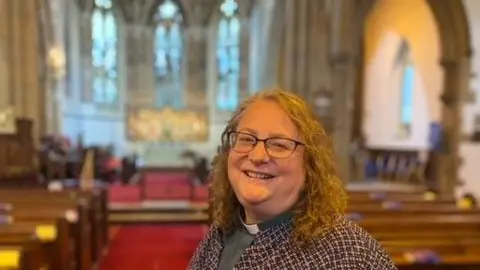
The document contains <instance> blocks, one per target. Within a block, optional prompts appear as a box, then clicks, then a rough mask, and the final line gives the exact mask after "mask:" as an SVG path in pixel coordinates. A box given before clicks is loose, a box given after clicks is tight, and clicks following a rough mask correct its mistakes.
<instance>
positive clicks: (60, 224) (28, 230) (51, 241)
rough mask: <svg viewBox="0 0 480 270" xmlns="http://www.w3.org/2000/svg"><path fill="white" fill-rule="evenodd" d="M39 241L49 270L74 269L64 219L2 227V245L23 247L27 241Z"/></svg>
mask: <svg viewBox="0 0 480 270" xmlns="http://www.w3.org/2000/svg"><path fill="white" fill-rule="evenodd" d="M27 238H28V239H30V240H34V239H38V240H39V241H40V244H41V248H42V251H43V255H44V256H45V258H46V261H47V264H48V269H52V270H63V269H73V268H72V266H73V262H74V261H73V258H72V256H71V248H70V242H69V241H68V240H69V239H68V225H67V223H66V221H65V220H64V219H57V220H44V221H42V222H41V223H40V222H32V223H22V222H12V223H11V224H3V225H0V245H2V246H6V245H22V244H23V243H25V240H26V239H27Z"/></svg>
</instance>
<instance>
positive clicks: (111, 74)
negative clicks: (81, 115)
mask: <svg viewBox="0 0 480 270" xmlns="http://www.w3.org/2000/svg"><path fill="white" fill-rule="evenodd" d="M117 42H118V32H117V23H116V18H115V15H114V12H113V3H112V0H95V2H94V9H93V14H92V66H93V76H92V83H93V85H92V97H91V98H92V101H93V102H94V103H96V104H103V105H113V104H115V103H116V102H117V101H118V96H119V95H118V85H117V76H118V72H117V71H118V66H117Z"/></svg>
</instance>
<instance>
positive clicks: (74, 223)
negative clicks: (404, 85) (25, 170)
mask: <svg viewBox="0 0 480 270" xmlns="http://www.w3.org/2000/svg"><path fill="white" fill-rule="evenodd" d="M27 198H28V199H27ZM27 198H25V197H21V198H17V199H12V198H10V199H9V200H8V201H9V203H11V204H10V207H4V208H7V210H4V211H3V212H4V214H5V215H8V216H9V217H12V218H13V220H14V221H15V222H38V223H42V222H43V221H44V220H48V219H54V218H62V219H66V220H67V221H68V222H69V225H70V226H69V227H70V235H69V236H70V239H71V240H72V244H73V245H74V251H75V258H76V261H77V262H78V264H79V269H90V268H91V265H92V260H95V259H97V258H95V257H94V256H95V255H96V252H99V247H98V246H96V245H97V243H93V242H92V236H91V235H92V234H91V228H90V227H91V226H90V220H89V216H88V208H87V207H86V206H85V205H83V204H81V203H78V204H77V203H76V202H71V201H70V202H59V201H55V200H54V201H53V202H52V201H51V200H45V199H44V200H41V199H39V198H36V197H27ZM32 198H33V199H32ZM2 200H4V198H1V199H0V201H2ZM96 257H99V255H98V253H97V256H96ZM98 259H99V258H98Z"/></svg>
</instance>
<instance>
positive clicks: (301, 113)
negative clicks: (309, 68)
mask: <svg viewBox="0 0 480 270" xmlns="http://www.w3.org/2000/svg"><path fill="white" fill-rule="evenodd" d="M259 100H272V101H275V102H276V103H277V104H278V105H279V106H280V107H281V108H282V109H283V110H284V111H285V112H286V113H287V115H288V116H289V117H290V119H291V120H292V121H293V123H294V124H295V126H296V127H297V129H298V130H299V132H300V134H301V135H302V138H303V139H304V143H305V152H304V159H305V162H304V166H305V173H306V174H305V176H306V177H305V185H304V187H303V189H302V191H301V195H300V197H299V200H298V201H297V203H296V204H295V205H294V206H293V213H294V220H293V230H294V231H293V234H294V236H295V238H296V239H297V240H299V241H300V242H302V243H306V242H308V241H309V240H311V239H313V238H315V237H318V236H320V235H321V234H322V233H324V232H325V231H327V230H329V229H330V228H332V227H333V226H334V223H335V220H336V219H337V218H338V216H340V215H342V214H343V213H344V211H345V207H346V204H347V199H346V198H347V196H346V192H345V190H344V188H343V183H342V182H341V180H340V179H339V177H338V174H337V170H336V167H335V162H334V157H333V151H332V146H331V142H330V139H329V137H328V135H327V134H326V131H325V129H324V128H323V127H322V125H321V124H320V123H319V121H318V120H317V118H316V116H315V114H314V112H313V110H312V109H311V108H310V106H309V105H308V104H307V103H306V102H305V101H304V100H303V99H301V98H300V97H299V96H297V95H295V94H293V93H292V92H288V91H284V90H281V89H272V90H266V91H261V92H259V93H257V94H256V95H254V96H252V97H251V98H249V99H247V100H246V101H244V102H243V103H242V104H241V105H240V106H239V108H238V109H237V110H236V112H235V113H234V115H233V117H232V119H231V120H230V121H229V122H228V123H227V126H226V128H225V130H224V132H223V133H222V145H221V148H220V151H219V153H218V155H217V156H216V157H215V159H214V162H213V163H214V164H213V180H212V184H211V191H210V192H211V202H210V208H211V209H210V214H211V218H212V221H213V222H214V223H216V225H217V226H218V227H219V228H220V229H222V230H224V231H226V232H227V233H231V232H232V231H233V230H234V229H235V228H237V226H241V220H240V218H239V213H240V211H241V210H242V209H243V208H242V206H241V205H240V202H239V201H238V199H237V197H236V196H235V193H234V191H233V188H232V186H231V185H230V181H229V179H228V171H227V170H228V168H227V159H228V153H229V151H230V145H229V141H228V135H227V134H228V132H230V131H234V130H236V128H237V126H238V123H239V120H240V119H241V117H242V114H243V112H244V111H245V109H246V108H248V107H249V106H250V105H251V104H253V103H254V102H256V101H259Z"/></svg>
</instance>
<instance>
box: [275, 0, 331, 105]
mask: <svg viewBox="0 0 480 270" xmlns="http://www.w3.org/2000/svg"><path fill="white" fill-rule="evenodd" d="M284 4H285V5H286V6H285V18H284V20H283V21H285V22H286V25H285V32H284V38H283V42H284V43H283V48H282V49H283V53H282V55H283V57H282V58H283V59H280V61H279V62H280V63H279V65H280V66H281V72H280V73H281V75H280V78H279V80H280V82H281V85H282V86H283V87H284V88H286V89H288V90H290V91H293V92H295V93H297V94H298V95H300V96H302V97H303V98H304V99H306V100H307V101H309V102H312V104H311V105H312V106H313V105H314V104H313V97H314V94H315V92H316V91H318V90H319V89H322V88H325V87H327V88H328V87H329V81H330V80H329V78H330V74H329V73H330V71H329V67H328V59H327V55H328V46H327V43H326V41H327V40H328V31H327V27H328V15H327V13H326V10H325V8H324V6H325V3H324V1H320V0H297V1H289V0H286V1H285V2H284ZM277 27H279V26H277Z"/></svg>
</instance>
